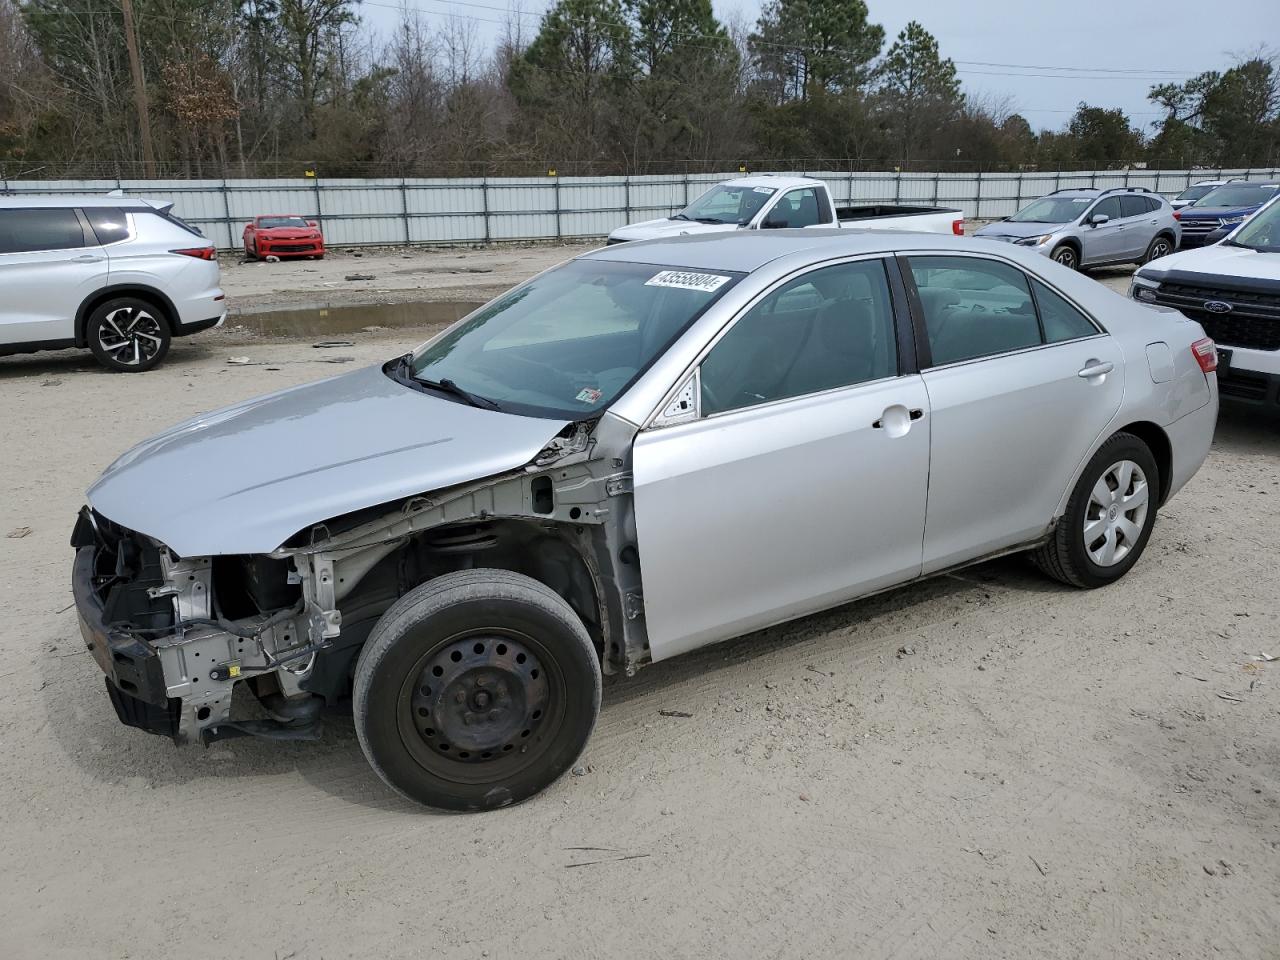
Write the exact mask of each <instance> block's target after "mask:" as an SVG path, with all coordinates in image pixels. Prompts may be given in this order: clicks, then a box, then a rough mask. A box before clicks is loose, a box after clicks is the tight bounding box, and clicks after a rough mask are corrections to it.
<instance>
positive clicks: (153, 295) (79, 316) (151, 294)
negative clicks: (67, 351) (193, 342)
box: [76, 283, 178, 348]
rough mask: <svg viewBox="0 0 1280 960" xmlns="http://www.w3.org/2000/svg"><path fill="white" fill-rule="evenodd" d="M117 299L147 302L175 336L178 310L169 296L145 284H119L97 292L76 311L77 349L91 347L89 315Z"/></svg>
mask: <svg viewBox="0 0 1280 960" xmlns="http://www.w3.org/2000/svg"><path fill="white" fill-rule="evenodd" d="M117 297H137V298H138V299H139V300H145V301H147V302H148V303H149V304H151V305H152V306H153V307H154V308H155V309H156V310H157V311H159V313H160V315H161V319H162V320H164V322H165V325H166V326H167V327H168V328H169V333H170V335H172V334H173V332H174V330H175V329H176V327H177V316H178V308H177V307H175V306H174V303H173V301H172V300H171V299H169V297H168V295H166V294H165V293H162V292H161V291H160V290H157V289H156V288H155V287H151V286H148V285H146V284H144V283H117V284H110V285H108V286H105V287H102V288H100V289H98V290H95V291H94V292H93V293H92V294H91V295H90V296H88V297H86V298H85V300H84V302H83V303H81V304H80V309H79V310H77V311H76V346H77V347H81V348H83V347H87V346H88V345H89V338H88V335H87V333H86V327H87V326H88V324H89V315H90V314H91V313H93V311H94V310H96V309H97V308H98V307H100V306H102V304H104V303H106V302H107V301H108V300H114V299H116V298H117Z"/></svg>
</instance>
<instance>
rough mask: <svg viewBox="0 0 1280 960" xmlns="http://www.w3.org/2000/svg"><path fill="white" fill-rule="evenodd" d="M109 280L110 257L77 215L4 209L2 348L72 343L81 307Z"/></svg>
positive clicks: (0, 222)
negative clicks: (6, 345)
mask: <svg viewBox="0 0 1280 960" xmlns="http://www.w3.org/2000/svg"><path fill="white" fill-rule="evenodd" d="M106 280H107V258H106V254H105V253H104V252H103V250H102V248H101V246H99V245H98V243H97V240H96V238H94V237H93V234H92V232H91V231H90V230H89V227H88V223H87V221H85V220H84V218H83V216H82V215H81V214H80V213H79V212H78V211H77V210H74V209H71V208H67V207H30V208H19V209H12V208H10V209H3V210H0V343H7V344H17V343H43V342H50V341H60V340H71V339H72V338H74V336H75V318H76V312H77V311H78V310H79V308H80V304H82V303H83V302H84V301H85V299H86V298H87V297H88V296H89V295H90V294H92V293H93V292H94V291H95V290H97V289H99V288H100V287H102V286H103V285H105V283H106Z"/></svg>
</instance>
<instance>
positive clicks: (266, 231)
mask: <svg viewBox="0 0 1280 960" xmlns="http://www.w3.org/2000/svg"><path fill="white" fill-rule="evenodd" d="M319 232H320V231H319V230H318V229H317V228H315V227H306V228H305V229H304V228H302V227H259V228H258V231H257V233H258V236H260V237H266V238H267V239H268V240H306V239H308V238H310V237H314V236H315V235H316V234H318V233H319Z"/></svg>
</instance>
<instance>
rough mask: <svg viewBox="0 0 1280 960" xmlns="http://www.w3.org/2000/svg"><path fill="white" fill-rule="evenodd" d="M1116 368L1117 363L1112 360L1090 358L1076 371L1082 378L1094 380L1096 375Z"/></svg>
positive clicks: (1098, 375) (1101, 374) (1099, 375)
mask: <svg viewBox="0 0 1280 960" xmlns="http://www.w3.org/2000/svg"><path fill="white" fill-rule="evenodd" d="M1115 368H1116V365H1115V364H1114V363H1112V362H1111V361H1110V360H1090V361H1089V362H1088V363H1086V364H1085V365H1084V366H1083V367H1082V368H1081V369H1080V370H1078V371H1077V372H1076V376H1077V377H1079V378H1080V379H1081V380H1092V379H1093V378H1094V377H1101V376H1103V375H1105V374H1108V373H1110V372H1111V371H1112V370H1114V369H1115Z"/></svg>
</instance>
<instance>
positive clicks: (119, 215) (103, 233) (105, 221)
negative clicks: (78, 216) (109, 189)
mask: <svg viewBox="0 0 1280 960" xmlns="http://www.w3.org/2000/svg"><path fill="white" fill-rule="evenodd" d="M84 215H85V216H86V217H88V218H89V224H90V226H92V227H93V232H94V234H95V235H96V236H97V238H98V242H99V243H101V244H108V243H118V242H119V241H121V240H128V239H129V216H128V214H126V213H125V212H124V211H123V210H121V209H120V208H118V207H115V208H112V207H86V208H85V211H84Z"/></svg>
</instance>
